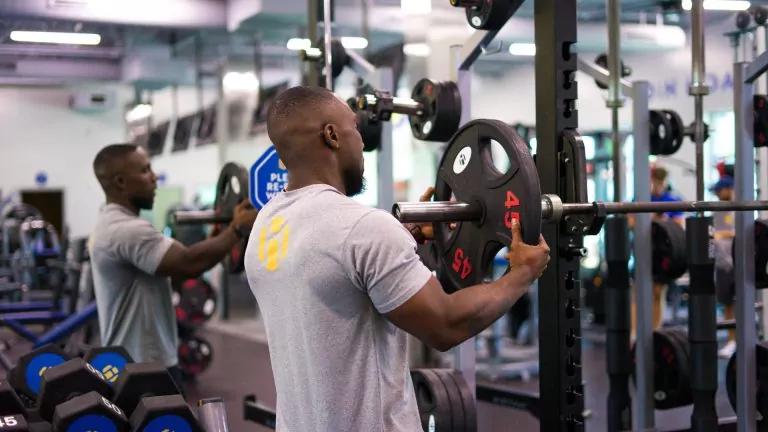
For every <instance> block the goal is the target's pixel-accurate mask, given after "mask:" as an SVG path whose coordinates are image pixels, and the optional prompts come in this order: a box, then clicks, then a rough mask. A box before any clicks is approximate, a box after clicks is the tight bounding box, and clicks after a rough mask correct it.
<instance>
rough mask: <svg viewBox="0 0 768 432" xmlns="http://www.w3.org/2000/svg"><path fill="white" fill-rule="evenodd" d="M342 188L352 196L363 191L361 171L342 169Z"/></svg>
mask: <svg viewBox="0 0 768 432" xmlns="http://www.w3.org/2000/svg"><path fill="white" fill-rule="evenodd" d="M344 190H345V191H346V195H347V196H348V197H353V196H355V195H358V194H360V193H362V192H364V191H365V177H364V176H363V171H362V170H360V171H357V170H354V171H353V170H346V171H344Z"/></svg>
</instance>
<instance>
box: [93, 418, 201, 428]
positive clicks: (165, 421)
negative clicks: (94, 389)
mask: <svg viewBox="0 0 768 432" xmlns="http://www.w3.org/2000/svg"><path fill="white" fill-rule="evenodd" d="M163 431H173V432H192V426H190V424H189V422H187V421H186V420H185V419H184V418H182V417H180V416H177V415H176V414H168V415H162V416H160V417H157V418H155V419H153V420H152V421H150V422H149V423H148V424H147V426H146V427H144V429H143V431H142V432H163ZM99 432H101V431H99Z"/></svg>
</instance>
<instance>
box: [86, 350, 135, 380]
mask: <svg viewBox="0 0 768 432" xmlns="http://www.w3.org/2000/svg"><path fill="white" fill-rule="evenodd" d="M83 358H84V359H85V361H87V362H88V363H90V364H91V366H93V368H94V369H96V370H97V371H99V372H101V375H102V376H103V377H104V379H105V380H107V382H108V383H109V384H110V385H112V384H114V383H115V382H116V381H117V378H118V377H119V376H120V372H122V371H123V369H125V365H127V364H128V363H133V359H132V358H131V355H130V354H128V351H126V349H125V348H123V347H121V346H107V347H94V348H91V349H89V350H88V351H87V352H86V353H85V355H84V356H83Z"/></svg>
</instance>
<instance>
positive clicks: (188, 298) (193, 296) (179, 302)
mask: <svg viewBox="0 0 768 432" xmlns="http://www.w3.org/2000/svg"><path fill="white" fill-rule="evenodd" d="M173 306H174V308H175V309H176V319H177V320H178V322H179V323H181V324H182V325H187V326H192V327H197V326H199V325H200V324H203V323H205V322H207V321H208V320H209V319H211V317H213V314H214V313H215V312H216V291H214V290H213V287H212V286H211V285H210V284H209V283H208V282H207V281H206V280H205V279H204V278H202V277H198V278H190V279H186V280H185V281H184V282H182V283H181V285H180V286H178V287H175V289H174V292H173Z"/></svg>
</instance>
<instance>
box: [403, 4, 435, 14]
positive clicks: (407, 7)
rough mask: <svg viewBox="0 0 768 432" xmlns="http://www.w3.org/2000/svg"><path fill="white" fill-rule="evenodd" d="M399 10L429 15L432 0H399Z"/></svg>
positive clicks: (406, 12)
mask: <svg viewBox="0 0 768 432" xmlns="http://www.w3.org/2000/svg"><path fill="white" fill-rule="evenodd" d="M400 10H401V11H402V12H403V13H404V14H405V15H429V14H430V13H431V12H432V0H400Z"/></svg>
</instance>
